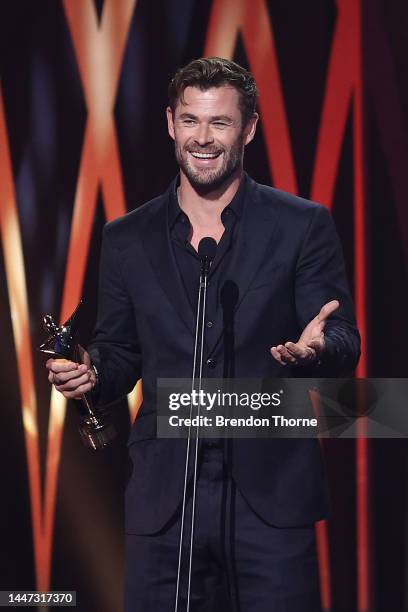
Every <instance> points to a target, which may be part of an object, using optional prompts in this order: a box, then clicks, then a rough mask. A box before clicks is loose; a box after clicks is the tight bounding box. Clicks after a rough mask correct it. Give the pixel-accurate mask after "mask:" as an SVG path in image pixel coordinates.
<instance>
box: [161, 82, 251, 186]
mask: <svg viewBox="0 0 408 612" xmlns="http://www.w3.org/2000/svg"><path fill="white" fill-rule="evenodd" d="M167 120H168V129H169V134H170V136H171V137H172V138H173V139H174V144H175V152H176V159H177V162H178V164H179V166H180V169H181V171H182V172H183V173H184V174H185V175H186V176H187V178H188V180H189V181H190V183H191V184H192V185H193V187H195V188H196V189H200V190H205V191H210V190H211V189H216V188H217V187H219V186H221V185H222V184H223V183H225V182H226V181H227V180H228V179H229V178H230V177H231V176H234V175H235V174H237V173H238V172H239V170H240V169H241V167H242V158H243V154H244V147H245V145H246V144H248V142H250V141H251V140H252V138H253V136H254V133H255V126H256V121H257V115H254V117H253V118H252V119H250V121H249V122H248V123H247V125H246V126H245V127H244V126H243V125H242V116H241V111H240V108H239V94H238V92H237V90H236V89H235V88H234V87H229V86H221V87H212V88H211V89H207V90H206V91H201V90H200V89H198V88H197V87H187V88H186V89H185V91H184V103H183V102H181V100H179V101H178V103H177V107H176V110H175V114H174V117H173V114H172V112H171V109H170V108H168V109H167Z"/></svg>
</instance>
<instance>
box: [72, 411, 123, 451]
mask: <svg viewBox="0 0 408 612" xmlns="http://www.w3.org/2000/svg"><path fill="white" fill-rule="evenodd" d="M79 433H80V434H81V438H82V441H83V443H84V444H85V446H87V447H88V448H91V449H92V450H103V449H104V448H106V447H107V446H109V445H110V444H111V443H112V442H113V440H114V439H115V438H116V435H117V434H116V429H115V427H114V426H113V425H112V423H106V422H101V421H100V420H99V419H97V418H95V417H94V416H89V415H87V416H86V417H82V419H81V422H80V424H79Z"/></svg>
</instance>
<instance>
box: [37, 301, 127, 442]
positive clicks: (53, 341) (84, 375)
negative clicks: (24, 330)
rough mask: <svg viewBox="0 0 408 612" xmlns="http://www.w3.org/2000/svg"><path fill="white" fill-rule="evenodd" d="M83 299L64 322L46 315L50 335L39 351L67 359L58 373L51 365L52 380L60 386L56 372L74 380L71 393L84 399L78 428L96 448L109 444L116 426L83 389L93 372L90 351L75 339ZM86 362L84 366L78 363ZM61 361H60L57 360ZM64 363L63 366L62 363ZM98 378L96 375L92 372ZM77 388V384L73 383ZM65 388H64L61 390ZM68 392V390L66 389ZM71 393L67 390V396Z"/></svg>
mask: <svg viewBox="0 0 408 612" xmlns="http://www.w3.org/2000/svg"><path fill="white" fill-rule="evenodd" d="M81 304H82V301H81V302H80V303H79V304H78V306H77V307H76V309H75V310H74V312H73V313H72V315H71V316H70V317H69V319H68V320H67V321H66V322H65V323H64V324H63V325H61V326H58V325H57V324H56V323H55V321H54V319H53V317H52V316H51V315H49V314H47V315H45V316H44V318H43V325H44V328H45V330H46V331H47V332H48V338H47V339H46V340H45V342H43V344H41V346H40V351H41V352H42V353H46V354H48V355H51V356H52V357H53V358H54V359H57V360H58V361H59V360H64V361H65V360H68V361H66V362H65V363H63V362H62V361H61V366H60V367H58V369H59V370H61V373H60V374H58V375H57V374H56V373H55V371H54V370H52V367H49V369H50V370H51V372H52V377H51V378H52V380H51V379H50V380H51V382H53V383H54V384H55V385H56V386H57V387H58V386H61V380H60V382H58V381H57V376H58V377H59V378H61V379H62V380H63V379H64V378H65V382H67V381H69V380H71V384H73V385H74V386H75V382H76V383H80V384H79V385H78V384H77V386H76V391H77V392H78V393H77V394H71V395H72V396H73V397H74V396H75V397H78V399H81V400H82V403H81V404H80V405H79V407H80V408H79V412H80V423H79V432H80V434H81V438H82V440H83V442H84V444H85V445H86V446H87V447H88V448H92V449H93V450H101V449H103V448H106V446H108V445H109V444H110V443H111V442H112V441H113V440H114V438H115V437H116V431H115V428H114V427H113V425H112V424H111V423H109V421H108V419H107V413H106V411H103V410H101V409H96V408H95V407H94V406H93V404H92V399H91V394H90V393H89V392H85V391H84V392H82V389H83V388H84V387H85V388H88V387H89V389H91V388H92V386H90V385H89V384H85V383H89V381H90V380H91V375H90V374H88V372H89V368H90V367H91V364H90V358H89V355H88V353H87V352H86V351H85V350H84V349H83V348H82V347H81V346H80V345H79V344H78V342H77V341H76V336H77V330H78V312H79V309H80V306H81ZM82 362H84V363H85V366H83V365H78V364H82ZM57 365H59V364H57ZM62 365H63V366H64V367H62ZM92 376H93V377H94V378H95V375H94V374H93V375H92ZM73 388H74V387H73ZM61 392H62V390H61ZM64 395H65V393H64ZM69 396H70V394H69V393H67V395H66V397H69Z"/></svg>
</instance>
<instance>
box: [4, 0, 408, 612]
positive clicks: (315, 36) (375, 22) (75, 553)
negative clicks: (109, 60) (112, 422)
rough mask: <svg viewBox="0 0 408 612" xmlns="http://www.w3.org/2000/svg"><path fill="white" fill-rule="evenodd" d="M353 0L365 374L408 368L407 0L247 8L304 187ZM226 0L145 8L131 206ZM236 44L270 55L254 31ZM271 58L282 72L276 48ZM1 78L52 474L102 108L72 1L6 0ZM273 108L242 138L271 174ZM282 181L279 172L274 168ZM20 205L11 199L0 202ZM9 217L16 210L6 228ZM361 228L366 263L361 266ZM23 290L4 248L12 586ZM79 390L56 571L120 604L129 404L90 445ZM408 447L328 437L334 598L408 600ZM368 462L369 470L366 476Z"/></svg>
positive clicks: (69, 435) (160, 152)
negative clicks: (89, 143)
mask: <svg viewBox="0 0 408 612" xmlns="http://www.w3.org/2000/svg"><path fill="white" fill-rule="evenodd" d="M105 1H106V3H107V1H108V0H105ZM68 2H72V3H73V4H77V5H78V4H81V3H83V5H91V6H92V7H93V8H94V9H95V11H96V15H97V18H98V19H99V20H100V18H101V15H102V11H103V10H105V8H106V7H105V6H104V2H103V1H102V0H99V1H96V2H95V3H93V2H92V0H68ZM116 2H117V4H121V0H116ZM350 2H351V3H352V4H354V5H355V6H358V9H359V11H361V13H360V14H361V21H360V22H359V24H358V33H359V41H360V45H361V46H360V48H359V49H360V52H361V55H358V56H356V57H360V58H361V74H360V77H361V78H360V81H359V86H360V87H361V89H360V91H361V92H362V108H361V110H362V114H361V119H362V136H363V141H362V156H361V158H360V159H359V160H358V159H357V158H356V151H355V148H354V143H355V138H356V123H355V118H356V117H355V113H356V112H358V111H356V106H355V105H354V103H353V99H354V97H355V95H356V92H355V91H354V92H352V93H351V96H350V105H349V111H348V116H347V120H346V127H345V131H344V137H343V139H342V145H341V149H340V156H339V163H338V166H337V174H336V181H335V190H334V196H333V200H332V202H324V203H325V204H327V205H331V208H332V212H333V215H334V218H335V221H336V224H337V227H338V232H339V234H340V237H341V240H342V243H343V248H344V254H345V260H346V265H347V271H348V275H349V279H350V284H351V288H352V291H353V293H354V295H355V297H356V300H357V301H359V300H361V296H362V295H363V296H364V297H365V307H364V309H363V311H361V310H360V313H361V312H363V314H362V315H361V314H360V315H359V317H360V320H359V323H360V325H361V326H362V327H363V328H365V332H366V333H365V337H366V338H367V343H366V344H365V345H364V357H363V359H364V364H365V366H364V367H363V368H362V369H360V372H359V374H360V375H369V376H371V377H405V376H406V372H407V366H406V363H407V362H406V345H407V326H406V319H407V312H408V295H407V290H406V287H407V263H408V237H407V232H408V212H407V206H406V197H407V195H406V194H407V191H408V189H407V188H408V165H407V163H408V155H407V151H408V130H407V117H408V34H407V33H408V4H407V3H406V1H405V0H392V1H386V0H372V1H368V0H366V1H364V0H361V1H359V0H350V1H348V0H345V1H344V2H338V3H336V2H332V1H329V0H310V1H308V2H304V1H302V0H269V1H268V2H258V1H256V2H255V1H254V2H253V3H252V5H251V11H253V12H256V10H257V7H259V6H260V5H264V6H266V7H267V14H268V15H269V21H270V27H271V28H273V33H274V37H275V45H276V55H277V59H278V63H279V72H280V79H281V85H282V91H283V97H284V103H285V108H286V116H287V124H288V128H289V136H290V144H291V149H292V155H293V159H294V166H295V171H296V179H297V183H298V189H297V193H298V194H300V195H302V196H303V197H311V183H312V175H313V168H314V164H315V155H316V150H317V141H318V133H319V127H320V124H321V118H322V108H323V101H324V96H325V88H326V86H327V74H328V66H329V58H330V53H331V50H332V45H333V40H334V37H335V32H336V24H337V22H338V17H339V11H340V10H343V7H344V6H346V5H348V4H350ZM218 4H220V3H218ZM239 4H241V2H240V1H238V0H237V3H236V6H237V5H239ZM244 4H245V2H244ZM214 5H215V2H214ZM214 5H213V2H212V1H211V0H196V1H194V0H162V1H158V0H153V1H152V0H139V1H138V2H137V4H136V7H135V9H134V11H133V15H132V19H131V22H130V28H129V33H128V37H127V42H126V46H125V51H124V55H123V61H122V63H121V70H120V78H119V82H118V87H117V92H116V96H115V104H114V108H113V116H114V123H115V128H116V137H117V143H118V151H119V159H120V169H121V180H122V182H123V189H124V196H125V208H126V209H127V210H131V209H133V208H136V207H137V206H139V205H141V204H142V203H143V202H145V201H146V200H148V199H151V198H152V197H154V196H156V195H158V194H160V193H161V192H162V191H163V190H164V189H165V188H166V186H167V185H168V183H169V181H170V180H171V179H172V178H173V176H174V175H175V173H176V172H177V168H176V164H175V161H174V159H173V149H172V143H171V142H170V140H169V138H168V135H167V131H166V123H165V115H164V109H165V107H166V103H167V98H166V89H167V83H168V81H169V79H170V77H171V76H172V74H173V73H174V71H175V70H176V69H177V67H179V66H181V65H184V64H185V63H187V62H188V61H190V60H191V59H193V58H195V57H199V56H201V55H203V53H204V49H205V44H206V36H207V28H208V23H209V19H210V14H211V10H212V8H213V7H214ZM233 5H234V3H232V4H231V6H233ZM231 10H232V9H231ZM350 35H351V34H350ZM105 59H106V58H105ZM234 59H235V60H236V61H238V62H239V63H241V64H243V65H244V66H247V67H249V68H250V69H252V70H253V71H254V72H256V70H255V69H254V66H253V62H254V59H253V58H250V57H248V49H247V45H246V44H245V37H243V36H241V35H240V34H239V35H238V37H237V41H236V46H235V52H234ZM355 59H356V58H354V59H353V58H351V62H352V63H353V61H354V60H355ZM344 61H345V68H344V71H345V73H347V71H348V70H351V69H352V63H351V64H350V66H348V65H347V62H349V61H350V58H344ZM258 67H259V66H258ZM104 70H108V67H107V66H106V64H104V63H103V61H102V62H101V63H100V64H99V65H98V69H97V70H96V69H95V70H94V71H93V78H94V79H95V81H96V82H97V81H98V78H99V74H102V72H103V71H104ZM262 70H263V72H265V73H267V72H268V64H267V62H264V63H263V64H262ZM98 71H101V72H100V73H99V72H98ZM0 80H1V81H0V86H1V95H2V97H3V103H4V114H5V120H6V130H7V138H8V143H9V153H10V158H11V163H12V175H13V184H14V187H15V190H16V193H15V202H16V206H17V211H18V219H19V224H20V232H21V240H22V248H23V254H24V265H25V274H26V284H27V296H28V308H29V313H30V314H29V324H30V334H31V346H26V347H24V350H26V351H31V352H32V355H33V366H34V382H35V389H34V390H35V394H36V398H37V404H38V428H39V440H40V444H39V447H40V465H41V469H42V488H43V490H44V488H45V479H44V469H45V460H46V454H47V435H48V434H47V427H48V417H49V405H50V388H49V385H48V382H47V379H46V374H45V370H44V361H45V359H44V358H43V356H42V355H41V354H40V353H39V352H38V350H37V347H38V346H39V344H40V343H41V342H42V341H43V339H44V334H43V331H42V329H41V319H42V316H43V314H44V313H47V312H50V313H53V314H54V315H55V316H56V317H57V318H58V316H59V314H60V312H61V303H62V295H63V286H64V278H65V270H66V266H67V252H68V245H69V238H70V234H71V220H72V214H73V207H74V201H75V194H76V189H77V182H78V175H79V172H80V163H81V156H82V154H83V145H84V134H85V130H86V125H87V119H88V110H89V109H88V105H87V102H86V99H85V96H84V89H83V84H82V80H81V76H80V73H79V69H78V61H77V55H76V51H75V47H74V44H73V39H72V35H71V31H70V27H69V24H68V21H67V18H66V12H65V9H64V5H63V3H62V2H60V1H59V0H37V1H36V2H31V1H29V0H25V1H22V0H14V1H12V2H11V1H9V0H6V1H3V2H2V3H1V4H0ZM101 95H103V92H102V93H101ZM261 95H262V87H261ZM266 111H267V109H266V110H265V109H262V112H261V122H260V129H259V130H258V133H257V136H256V139H255V141H254V142H253V143H252V144H251V145H250V146H249V147H248V150H247V152H246V170H247V171H248V172H249V174H250V175H251V176H252V177H253V178H254V179H256V180H257V181H259V182H263V183H267V184H274V181H273V179H272V174H273V173H272V172H271V164H270V162H269V161H268V153H267V144H266V133H265V129H266V128H265V125H264V123H263V117H264V116H265V112H266ZM262 113H263V114H262ZM356 172H360V173H361V176H362V178H363V186H364V202H363V204H364V205H363V225H362V226H359V227H358V228H357V227H356V224H355V210H356V205H357V204H356V195H355V194H356V191H355V183H354V181H355V173H356ZM275 186H278V187H282V185H279V184H277V183H276V182H275ZM104 198H106V196H105V195H104V192H103V189H102V188H99V189H98V190H97V193H96V202H97V206H96V212H95V216H94V220H93V226H92V232H91V238H90V242H89V253H88V258H87V264H86V270H85V275H84V282H83V286H82V295H83V297H84V298H85V307H84V317H83V322H82V327H81V336H82V342H83V343H84V344H86V342H87V340H88V339H89V337H90V334H91V332H92V326H93V323H94V317H95V309H96V302H95V297H96V287H97V272H98V257H99V249H100V239H101V230H102V227H103V224H104V222H105V220H106V218H105V209H104ZM113 199H114V198H113ZM90 204H91V202H90ZM6 205H7V203H6V201H5V200H1V199H0V206H1V207H6ZM6 231H8V230H7V227H6V226H5V225H4V224H3V228H2V244H3V246H4V236H5V232H6ZM363 238H364V241H363ZM361 244H364V252H363V254H362V257H363V260H364V262H365V271H364V277H363V279H361V277H356V274H355V270H356V259H357V258H358V257H360V258H361V253H360V254H359V249H360V247H361ZM356 278H359V279H360V281H359V282H360V285H357V280H356ZM9 291H10V278H8V277H7V274H6V266H5V255H4V251H2V250H0V299H1V303H0V338H1V350H0V363H1V367H0V390H1V396H0V397H1V403H0V408H1V410H0V423H1V444H0V448H1V451H2V454H1V468H0V469H1V473H2V479H1V503H0V507H1V517H0V518H1V522H0V529H1V541H0V588H1V589H35V588H36V585H37V586H38V582H36V571H35V562H34V557H35V554H34V545H33V538H32V519H31V506H30V493H29V476H28V472H27V454H26V449H25V441H24V440H25V438H24V435H25V434H24V428H23V421H22V410H21V396H20V388H19V380H18V376H17V353H16V343H15V337H14V335H13V327H12V317H11V311H10V293H9ZM80 293H81V291H80ZM359 303H361V302H359ZM152 308H154V304H152ZM68 408H69V410H68V411H67V416H66V420H65V426H64V433H63V441H62V451H61V462H60V464H59V467H58V483H57V486H58V489H57V498H56V513H55V524H54V529H53V534H54V539H53V548H52V550H53V553H52V569H51V577H50V582H49V584H48V587H49V588H51V589H53V590H64V589H69V590H76V591H77V592H78V600H79V605H78V609H80V610H83V611H91V610H98V611H100V612H103V611H105V610H106V612H108V611H109V612H113V611H114V610H120V602H121V588H122V584H121V580H122V570H123V567H122V566H123V536H122V532H123V505H122V495H123V490H124V486H125V479H126V436H127V433H128V430H129V416H128V411H127V406H126V404H123V405H119V406H118V410H117V414H116V417H115V418H116V423H117V427H118V429H119V430H120V437H121V442H120V444H118V445H117V446H116V447H115V448H113V449H110V450H108V451H106V452H105V453H104V454H102V455H92V454H90V453H89V452H88V451H87V450H86V449H85V448H83V447H82V445H81V442H80V440H79V436H78V433H77V416H76V413H75V411H74V410H71V409H70V408H72V407H71V406H69V407H68ZM406 450H407V445H406V442H405V441H404V440H375V441H371V442H370V443H369V445H368V449H365V448H357V444H356V442H355V441H345V440H335V441H331V442H330V444H326V445H325V454H326V457H327V463H328V470H329V476H330V486H331V489H332V501H333V513H332V518H331V519H330V521H329V526H328V533H329V545H330V564H329V569H330V573H331V589H330V591H331V605H332V610H333V611H336V612H353V611H354V610H357V609H359V610H360V611H361V612H363V611H364V612H366V611H368V610H378V611H384V612H385V611H386V612H389V611H390V612H398V611H402V610H408V593H407V586H408V582H407V569H408V564H407V550H408V548H407V546H408V538H407V529H406V526H407V518H406V517H407V497H406V484H407V480H406V470H407V461H406ZM361 461H363V462H365V461H367V465H368V467H367V469H365V468H364V470H363V472H361V471H356V469H357V466H359V465H360V466H361ZM362 473H363V474H365V475H366V477H367V483H368V484H367V485H366V484H365V482H363V484H362V483H361V474H362ZM357 474H359V475H358V476H357ZM363 480H364V479H363ZM43 492H44V491H43ZM358 495H362V496H363V499H364V500H365V506H364V507H365V508H366V509H367V512H366V513H363V515H361V514H360V518H359V520H357V516H358V514H357V496H358ZM140 503H143V500H141V502H140ZM362 521H363V523H362ZM361 529H362V530H363V531H364V532H365V533H368V535H369V540H368V551H367V553H366V552H365V550H362V548H361V540H359V533H361ZM37 554H38V551H37ZM361 558H363V559H366V560H368V570H369V580H367V581H365V579H364V576H363V577H362V575H361V566H360V565H359V563H358V559H361ZM363 565H364V564H363ZM367 597H368V599H367ZM359 602H360V603H359ZM361 602H363V603H361ZM364 602H366V603H364Z"/></svg>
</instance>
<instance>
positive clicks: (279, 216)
mask: <svg viewBox="0 0 408 612" xmlns="http://www.w3.org/2000/svg"><path fill="white" fill-rule="evenodd" d="M256 96H257V91H256V85H255V82H254V79H253V77H252V75H251V74H250V73H248V72H247V71H246V70H244V69H243V68H241V67H240V66H238V65H237V64H235V63H234V62H231V61H228V60H225V59H221V58H205V59H199V60H196V61H193V62H191V63H190V64H188V65H187V66H186V67H184V68H182V69H180V70H179V71H178V72H177V73H176V75H175V77H174V78H173V80H172V82H171V83H170V87H169V97H170V105H169V107H168V108H167V121H168V130H169V134H170V136H171V138H172V139H173V140H174V143H175V153H176V158H177V162H178V164H179V166H180V175H179V177H177V179H176V180H175V181H174V182H173V183H172V184H171V185H170V187H169V189H168V191H167V192H166V193H165V194H163V195H162V196H160V197H158V198H155V199H154V200H152V201H150V202H148V203H147V204H145V205H144V206H142V207H140V208H138V209H136V210H134V211H132V212H131V213H129V214H128V215H126V216H125V217H123V218H120V219H117V220H116V221H114V222H112V223H109V224H108V225H107V226H106V227H105V230H104V238H103V246H102V255H101V266H100V290H99V302H98V321H97V326H96V330H95V335H94V339H93V341H92V344H91V346H90V347H88V348H89V354H88V353H85V356H84V364H82V365H78V364H74V363H72V362H60V361H56V360H49V361H48V362H47V364H48V369H49V380H50V381H51V382H52V383H54V384H55V385H56V388H57V389H58V390H59V391H61V392H62V393H64V395H65V396H66V397H68V398H77V397H79V395H80V394H81V393H84V392H88V391H90V390H91V389H93V390H94V393H95V394H96V396H97V398H98V401H99V402H100V404H102V405H104V404H107V403H110V402H112V401H115V400H117V399H118V398H119V397H121V396H123V395H124V394H126V393H128V392H129V391H130V390H131V389H132V388H133V386H134V384H135V381H136V380H137V379H138V378H140V377H142V376H143V398H144V401H143V406H142V407H141V409H140V412H139V415H138V417H137V419H136V423H135V425H134V427H133V429H132V431H131V434H130V439H129V454H130V458H131V461H132V463H133V471H132V475H131V478H130V481H129V484H128V488H127V494H126V533H127V542H126V588H125V601H126V604H125V606H126V610H127V611H128V612H130V611H135V612H138V611H139V610H140V611H142V610H143V611H145V610H160V611H161V612H164V611H167V610H168V611H170V610H173V609H174V598H175V588H176V576H177V563H178V543H179V534H180V522H181V501H182V497H183V484H184V460H185V449H186V442H185V440H169V439H158V438H157V437H156V379H157V378H158V377H166V378H170V377H176V378H188V377H189V376H191V368H192V359H193V343H194V322H195V308H196V306H195V304H196V299H197V290H198V276H199V270H200V261H199V258H198V254H197V248H198V244H199V242H200V240H201V238H203V237H205V236H210V237H212V238H214V239H215V240H216V241H217V243H218V247H217V252H216V256H215V259H214V260H213V262H212V265H211V268H210V273H209V288H208V298H207V299H208V302H207V316H206V339H205V352H204V359H205V363H204V372H203V376H205V377H217V378H221V377H223V376H224V377H237V378H251V377H252V378H274V377H278V376H285V377H289V376H296V375H297V376H307V375H308V374H312V375H313V376H320V375H341V374H346V373H349V372H350V371H352V370H353V369H354V367H355V365H356V363H357V360H358V355H359V335H358V331H357V330H356V327H355V320H354V314H353V306H352V303H351V300H350V296H349V293H348V289H347V282H346V278H345V272H344V265H343V260H342V254H341V248H340V245H339V241H338V238H337V235H336V233H335V229H334V225H333V222H332V220H331V218H330V215H329V213H328V212H327V210H326V209H325V208H324V207H323V206H320V205H317V204H313V203H311V202H308V201H306V200H303V199H301V198H297V197H294V196H292V195H289V194H286V193H283V192H280V191H278V190H275V189H272V188H270V187H265V186H263V185H258V184H257V183H255V181H253V180H252V179H251V178H250V177H248V176H247V175H246V174H245V173H244V172H243V154H244V148H245V146H246V145H247V144H249V143H250V142H251V140H252V139H253V137H254V135H255V130H256V124H257V121H258V114H257V113H256V110H255V109H256ZM96 373H97V377H96ZM97 378H98V380H97ZM224 442H225V444H224V443H223V441H221V440H212V441H202V442H201V443H200V464H199V474H198V484H197V496H196V516H195V531H194V557H193V565H192V570H193V579H192V585H191V602H190V609H191V610H234V611H235V610H240V611H241V612H247V611H249V610H251V611H257V612H264V611H268V612H269V611H271V610H273V611H274V612H280V611H282V612H283V611H285V612H289V611H290V612H300V611H310V612H316V611H317V610H319V609H320V604H319V589H318V577H317V565H316V552H315V543H314V522H315V521H316V520H319V519H322V518H324V517H325V516H326V515H327V494H326V487H325V480H324V472H323V467H322V462H321V457H320V451H319V446H318V443H317V441H316V440H311V439H307V440H306V439H301V440H300V439H299V440H295V439H290V440H289V439H286V440H284V439H271V440H266V439H262V440H259V439H233V440H225V441H224ZM190 510H191V475H190V478H189V490H188V507H187V515H186V516H188V511H190ZM181 600H182V602H183V605H184V603H185V585H182V588H181ZM183 600H184V601H183ZM184 609H185V608H184V607H183V606H181V607H179V610H180V612H181V610H184Z"/></svg>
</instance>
